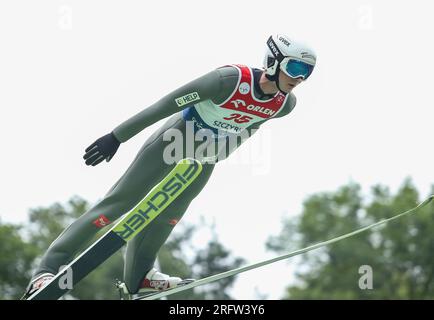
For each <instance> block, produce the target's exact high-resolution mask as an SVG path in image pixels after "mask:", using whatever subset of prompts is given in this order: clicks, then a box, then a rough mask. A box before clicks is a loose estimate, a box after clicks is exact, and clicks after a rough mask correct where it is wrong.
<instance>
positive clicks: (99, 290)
mask: <svg viewBox="0 0 434 320" xmlns="http://www.w3.org/2000/svg"><path fill="white" fill-rule="evenodd" d="M88 207H89V204H88V202H87V201H85V200H84V199H82V198H80V197H77V196H76V197H73V198H71V199H70V200H69V201H68V202H67V204H66V205H62V204H59V203H54V204H53V205H50V206H48V207H39V208H35V209H31V210H30V212H29V221H30V222H29V223H28V225H25V226H20V225H14V224H1V223H0V252H1V255H0V299H19V298H20V297H21V296H22V295H23V293H24V291H25V288H26V286H27V284H28V281H29V279H30V277H31V273H32V269H33V268H34V267H35V263H37V262H38V260H37V257H40V256H42V254H43V253H44V252H45V250H46V249H47V248H48V246H49V245H50V244H51V243H52V241H53V240H54V239H56V238H57V237H58V236H59V234H60V233H61V232H62V231H63V230H64V229H65V228H66V227H67V226H68V225H69V224H70V223H72V222H73V221H74V220H75V219H77V218H78V217H79V216H80V215H82V214H83V213H84V212H85V211H86V210H87V209H88ZM107 229H108V227H106V228H104V229H102V230H101V231H100V232H99V233H98V234H97V236H96V237H95V239H93V241H95V240H97V239H98V238H99V237H100V236H102V235H103V234H104V233H105V232H106V231H107ZM195 230H196V228H195V227H193V226H186V227H184V229H181V230H179V231H180V232H176V231H175V232H174V233H173V234H172V235H171V237H170V239H169V241H167V242H166V244H165V245H164V246H163V247H162V248H161V250H160V253H159V260H160V262H161V267H162V268H161V271H162V272H165V273H167V274H171V275H176V276H180V277H182V278H191V277H193V278H202V277H204V276H208V275H209V273H216V272H221V271H223V270H228V269H231V268H234V267H237V266H239V264H240V263H241V262H242V260H241V259H240V258H236V259H235V258H231V255H230V252H229V251H228V250H227V249H225V248H224V247H223V245H221V244H220V243H219V242H218V241H217V239H216V238H214V239H213V241H212V242H210V243H209V244H208V246H207V247H205V248H200V249H197V248H190V249H191V250H190V251H191V252H192V255H190V256H187V255H186V254H185V249H186V248H187V247H189V246H190V247H191V245H190V241H191V238H192V236H193V234H194V232H195ZM87 245H89V244H87ZM82 249H85V248H82ZM208 251H209V252H208ZM196 253H197V254H196ZM193 270H194V271H193ZM208 272H209V273H208ZM122 276H123V258H122V250H121V251H119V252H117V253H116V254H114V255H113V256H112V257H111V258H110V259H108V260H107V261H106V262H104V263H103V264H102V265H101V266H99V267H98V268H97V270H95V271H94V272H92V273H91V274H90V275H88V276H87V277H86V278H85V279H83V280H82V281H81V282H80V283H79V284H78V285H76V286H75V288H74V289H73V290H72V291H71V292H70V293H69V294H68V298H72V299H89V300H90V299H99V300H103V299H104V300H107V299H118V298H119V293H118V292H117V290H116V288H115V285H114V283H115V280H116V279H122ZM233 281H234V278H232V279H230V280H228V281H225V282H222V283H220V284H218V285H217V286H215V287H212V288H211V289H210V291H209V292H208V291H201V292H198V293H196V292H193V291H192V290H190V292H186V293H180V294H179V295H174V296H173V298H178V299H184V298H185V299H204V298H209V299H213V298H216V299H217V298H219V299H228V298H230V297H229V295H228V294H227V293H226V290H227V289H228V288H229V287H230V286H231V285H232V283H233Z"/></svg>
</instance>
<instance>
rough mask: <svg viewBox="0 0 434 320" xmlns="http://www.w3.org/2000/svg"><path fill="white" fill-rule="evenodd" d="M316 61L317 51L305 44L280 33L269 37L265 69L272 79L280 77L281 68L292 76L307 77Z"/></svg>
mask: <svg viewBox="0 0 434 320" xmlns="http://www.w3.org/2000/svg"><path fill="white" fill-rule="evenodd" d="M315 63H316V54H315V52H314V51H313V50H312V49H311V48H309V47H308V46H306V45H305V44H302V43H300V42H297V41H294V40H291V39H290V38H289V37H287V36H285V35H280V34H276V35H272V36H270V38H268V40H267V52H266V54H265V57H264V69H265V74H266V75H268V77H269V78H270V79H272V80H275V78H277V77H278V74H279V72H278V70H279V69H280V70H282V71H283V72H284V73H285V74H287V75H288V76H290V77H292V78H303V79H307V78H308V77H309V76H310V74H311V73H312V71H313V68H314V67H315Z"/></svg>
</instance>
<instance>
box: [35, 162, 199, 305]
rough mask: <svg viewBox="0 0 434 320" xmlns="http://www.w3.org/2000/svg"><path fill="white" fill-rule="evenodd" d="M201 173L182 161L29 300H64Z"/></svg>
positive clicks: (194, 165)
mask: <svg viewBox="0 0 434 320" xmlns="http://www.w3.org/2000/svg"><path fill="white" fill-rule="evenodd" d="M201 171H202V165H201V163H200V162H199V161H197V160H195V159H191V158H185V159H182V160H180V161H179V162H178V163H177V164H176V166H175V167H174V168H173V169H172V170H171V171H170V172H169V174H168V175H167V176H166V177H165V178H164V179H163V180H162V181H161V182H160V183H158V184H157V185H156V186H154V187H153V188H152V190H151V191H150V192H149V193H148V194H147V195H146V196H145V197H144V198H143V199H142V200H141V201H140V202H139V203H138V204H137V205H136V207H134V208H133V209H132V210H131V211H129V212H128V213H127V214H125V216H124V217H123V218H122V219H121V220H120V221H119V222H118V223H116V224H115V225H114V226H113V227H112V228H111V229H110V230H109V231H107V232H106V233H105V234H104V235H103V236H102V237H101V238H99V239H98V240H97V241H96V242H95V243H94V244H92V245H91V246H90V247H89V248H87V249H86V250H85V251H84V252H82V253H81V254H80V255H79V256H78V257H77V258H75V259H74V260H73V261H72V262H71V263H69V264H68V265H66V266H65V267H64V268H63V269H62V270H61V271H60V272H59V273H57V274H56V276H55V277H53V279H51V280H50V282H48V283H47V284H46V285H45V286H44V287H43V288H41V289H40V290H38V291H37V292H35V293H34V294H32V295H31V296H30V297H28V298H27V300H55V299H59V298H60V297H62V296H63V295H64V294H65V293H67V292H68V291H70V290H71V289H72V288H73V286H74V285H75V284H77V283H78V282H79V281H80V280H82V279H83V278H84V277H86V276H87V275H88V274H89V273H90V272H92V271H93V270H94V269H95V268H96V267H98V266H99V265H100V264H101V263H103V262H104V261H105V260H107V259H108V258H109V257H110V256H112V255H113V254H114V253H115V252H116V251H118V250H119V249H120V248H122V247H123V246H124V245H125V244H126V243H127V242H128V241H129V240H131V239H133V238H134V237H135V236H136V235H137V234H138V233H139V232H140V231H142V230H143V229H144V228H145V227H146V226H147V225H148V224H149V223H151V222H152V220H154V219H155V218H156V217H157V216H158V215H159V214H161V213H162V212H163V211H164V209H165V208H167V207H168V206H169V204H171V203H172V202H173V201H174V200H175V199H176V198H177V197H178V196H179V195H180V194H181V193H182V192H183V191H184V190H185V189H186V188H187V187H188V186H189V185H190V184H191V183H192V182H193V181H194V180H195V179H196V178H197V177H198V175H199V174H200V172H201ZM68 276H69V277H71V278H72V280H71V282H72V288H71V286H70V285H65V283H64V282H62V281H63V279H65V277H68Z"/></svg>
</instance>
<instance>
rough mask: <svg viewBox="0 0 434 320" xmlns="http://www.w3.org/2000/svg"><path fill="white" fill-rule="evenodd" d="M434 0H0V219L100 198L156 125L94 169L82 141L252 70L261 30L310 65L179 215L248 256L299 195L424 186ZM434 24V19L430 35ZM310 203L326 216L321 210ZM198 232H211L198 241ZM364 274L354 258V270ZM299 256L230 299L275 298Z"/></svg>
mask: <svg viewBox="0 0 434 320" xmlns="http://www.w3.org/2000/svg"><path fill="white" fill-rule="evenodd" d="M432 12H433V10H432V4H431V2H430V1H421V0H419V1H408V0H407V1H344V0H341V1H338V0H334V1H288V0H286V1H275V0H268V1H251V0H249V1H246V0H243V1H227V0H221V1H191V0H183V1H164V0H163V1H152V2H151V1H108V0H104V1H89V0H87V1H83V0H80V1H77V0H75V1H17V0H14V1H12V0H9V1H2V2H1V3H0V39H1V41H0V110H1V113H0V136H1V137H2V141H1V144H0V147H1V155H2V156H1V158H0V161H1V163H0V179H1V185H0V188H1V192H0V195H1V196H0V197H1V201H0V217H1V220H2V221H3V222H5V221H7V222H23V221H26V217H27V212H28V209H29V208H33V207H37V206H48V205H50V204H52V203H53V202H56V201H60V202H66V201H67V200H68V199H69V198H70V197H71V196H72V195H74V194H77V195H80V196H82V197H84V198H85V199H87V200H89V201H91V202H96V201H97V200H98V199H99V198H100V197H102V196H103V195H104V194H105V193H106V191H107V190H108V189H109V188H110V187H111V185H112V184H113V183H114V182H115V181H116V180H117V179H118V177H119V176H120V175H121V174H122V173H123V171H124V170H125V169H126V168H127V166H128V165H129V163H130V162H131V161H132V159H133V158H134V157H135V155H136V153H137V151H138V149H139V148H140V146H141V145H142V143H143V142H144V141H145V139H146V138H147V137H148V136H149V135H150V134H151V133H152V132H153V131H154V130H156V129H157V128H158V126H160V125H161V123H157V124H155V125H153V126H152V127H149V128H147V129H145V130H144V131H143V132H142V133H140V134H138V135H137V136H136V137H134V138H133V139H131V140H130V141H128V142H127V143H125V144H123V145H121V147H120V149H119V150H118V153H117V154H116V156H115V158H114V159H113V160H112V161H111V162H110V163H109V164H107V163H105V162H104V163H103V164H102V165H99V166H97V167H87V166H85V165H84V162H83V161H82V155H83V151H84V149H85V148H86V147H87V146H88V145H89V144H90V143H92V142H93V141H94V140H95V139H97V138H99V137H100V136H102V135H104V134H106V133H108V132H110V131H111V130H112V129H113V128H114V127H115V126H116V125H118V124H119V123H121V122H122V121H124V120H126V119H127V118H129V117H130V116H132V115H134V114H135V113H136V112H138V111H140V110H142V109H143V108H145V107H146V106H148V105H149V104H151V103H153V102H155V101H156V100H158V99H159V98H160V97H161V96H163V95H165V94H167V93H168V92H170V91H171V90H173V89H175V88H177V87H178V86H180V85H182V84H184V83H186V82H188V81H190V80H192V79H194V78H196V77H198V76H200V75H202V74H204V73H206V72H208V71H210V70H212V69H214V68H216V67H218V66H221V65H225V64H230V63H242V64H247V65H250V66H253V67H260V66H261V63H262V59H263V54H264V52H265V41H266V39H267V37H268V36H269V34H271V33H286V34H288V35H289V36H292V37H294V38H296V39H301V40H302V41H304V42H306V43H309V44H310V45H311V46H312V47H313V48H315V50H316V51H317V54H318V61H317V67H316V70H315V72H314V74H313V76H312V77H311V79H309V81H308V82H306V83H305V84H303V85H301V86H300V87H299V88H296V89H295V91H294V93H295V94H296V96H297V98H298V104H297V106H296V108H295V110H294V111H293V112H292V113H291V114H290V116H288V117H285V118H282V119H279V120H274V121H270V122H269V123H267V124H266V125H264V126H263V129H261V131H260V132H259V133H258V135H257V136H254V137H252V138H251V139H250V140H249V141H248V142H246V144H245V145H244V146H243V148H242V149H240V150H239V154H235V155H234V157H238V158H234V160H236V159H239V157H240V156H242V157H244V159H247V160H248V161H247V162H245V163H244V164H243V163H241V164H240V163H238V164H236V163H233V162H232V163H231V159H229V160H227V163H222V164H221V165H218V167H217V168H216V170H215V173H214V175H213V177H212V178H211V180H210V182H209V184H208V185H207V187H206V188H205V189H204V190H203V192H202V193H201V194H200V195H199V197H198V198H197V199H195V200H194V202H193V203H192V205H191V206H190V209H189V212H187V213H186V215H185V216H184V220H183V221H186V222H190V223H193V222H195V221H198V219H199V216H200V215H203V216H205V217H206V218H207V219H209V221H212V220H213V221H214V222H215V223H216V225H217V230H218V234H219V237H220V240H221V241H222V242H223V243H224V244H225V245H226V246H227V247H229V248H230V249H231V250H232V252H233V254H235V255H238V256H242V257H244V258H246V259H247V260H248V262H250V263H251V262H256V261H258V260H262V259H264V258H268V257H271V256H272V254H271V253H266V252H265V247H264V244H265V241H266V239H267V238H268V237H269V236H270V235H273V234H277V233H278V232H279V231H280V227H281V218H282V217H288V216H293V215H297V214H299V213H300V209H301V205H302V201H303V200H304V199H305V198H306V197H307V196H308V195H310V194H313V193H315V192H319V191H332V190H335V189H336V188H337V187H339V186H341V185H343V184H346V183H348V182H349V181H356V182H359V183H361V184H362V186H363V188H364V191H365V192H368V190H369V187H370V186H372V185H373V184H376V183H382V184H385V185H388V186H390V187H391V188H392V190H396V189H397V188H398V187H399V185H400V184H401V183H402V181H403V180H404V178H405V177H407V176H411V177H412V178H413V181H414V182H415V184H416V185H417V187H418V188H419V190H420V191H421V192H422V196H423V197H425V196H426V195H427V194H428V192H429V189H430V185H431V183H433V181H434V173H433V170H432V167H431V166H432V164H433V160H434V159H433V158H434V156H433V152H432V145H431V142H432V136H433V129H432V116H433V114H434V113H433V107H434V106H433V102H432V92H431V90H432V88H431V86H432V80H431V74H432V71H433V67H434V62H433V59H432V57H433V56H434V46H433V44H432V37H430V35H431V34H432V30H434V23H433V21H432ZM429 30H431V31H429ZM318 214H320V212H319V213H318ZM204 238H206V237H204ZM357 271H358V270H354V273H355V281H358V273H357ZM293 272H294V265H293V264H290V265H289V264H286V263H278V264H276V265H274V266H270V267H265V268H262V269H259V270H256V271H251V272H248V273H246V274H243V275H240V276H239V278H238V280H237V283H236V286H235V287H234V290H233V291H232V293H233V296H234V297H235V298H237V299H253V298H255V297H257V295H256V294H255V290H258V291H259V292H260V293H261V294H264V295H266V296H267V297H268V298H274V299H276V298H279V297H281V296H282V293H283V288H284V287H285V285H286V284H287V283H288V282H289V281H290V280H291V279H292V278H293Z"/></svg>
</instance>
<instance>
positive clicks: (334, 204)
mask: <svg viewBox="0 0 434 320" xmlns="http://www.w3.org/2000/svg"><path fill="white" fill-rule="evenodd" d="M433 191H434V188H433ZM370 199H371V200H370V201H369V202H368V203H365V202H364V201H363V196H362V194H361V188H360V186H359V185H358V184H355V183H351V184H349V185H347V186H344V187H341V188H339V190H337V191H336V192H328V193H320V194H315V195H312V196H310V197H308V198H307V199H306V201H305V202H304V204H303V211H302V214H301V216H300V217H298V218H296V219H290V220H289V219H288V220H287V221H286V222H285V225H284V227H283V229H282V231H281V233H280V235H279V236H277V237H271V238H270V239H269V241H268V243H267V247H268V248H269V249H270V250H273V251H276V252H286V251H289V250H293V249H294V248H295V247H299V248H300V247H305V246H308V245H311V244H313V243H317V242H321V241H324V240H326V239H330V238H333V237H336V236H339V235H342V234H344V233H347V232H350V231H352V230H355V229H357V228H360V227H363V226H366V225H368V224H370V223H373V222H376V221H379V220H381V219H384V218H387V217H390V216H393V215H395V214H397V213H400V212H403V211H406V210H408V209H410V208H412V207H414V206H416V205H417V204H418V203H419V201H420V199H419V194H418V192H417V190H416V188H415V187H414V186H413V184H412V182H411V180H410V179H407V180H406V181H404V183H403V184H402V186H401V187H400V189H399V190H398V192H397V193H396V194H395V195H392V194H391V192H390V191H389V189H388V188H387V187H384V186H382V185H376V186H374V187H373V188H372V190H371V195H370ZM433 211H434V210H433V206H428V207H425V208H423V209H422V210H420V212H417V213H414V214H413V215H410V216H405V217H403V218H401V219H399V220H395V221H393V222H391V223H389V224H388V225H386V226H385V227H381V228H377V229H375V230H370V231H367V232H364V233H362V234H359V235H357V236H354V237H351V238H348V239H345V240H343V241H341V242H337V243H335V244H333V245H330V246H327V247H324V248H321V249H319V250H315V251H313V252H310V253H307V254H305V255H302V256H301V263H300V264H299V270H300V271H298V272H297V273H296V281H295V283H294V284H292V285H290V286H289V287H288V288H287V292H286V295H285V297H284V298H287V299H432V298H434V256H433V255H432V252H433V249H434V232H433V230H434V212H433ZM288 244H290V245H288ZM361 266H370V267H372V271H373V289H372V290H369V289H368V290H362V289H361V288H360V287H359V280H360V278H361V277H362V274H360V273H359V268H360V267H361Z"/></svg>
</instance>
